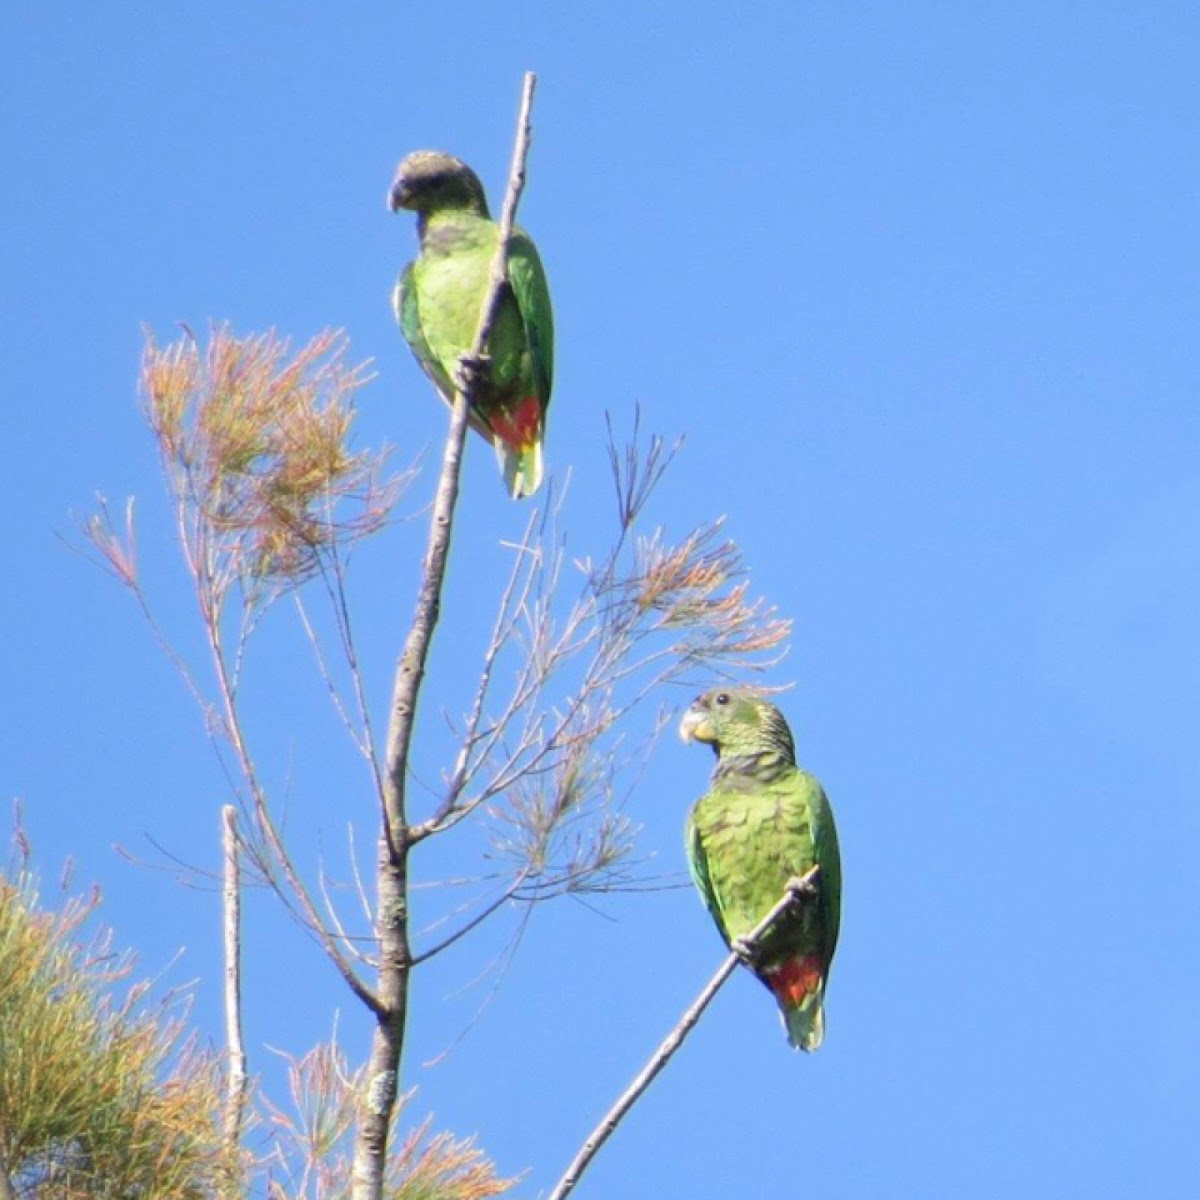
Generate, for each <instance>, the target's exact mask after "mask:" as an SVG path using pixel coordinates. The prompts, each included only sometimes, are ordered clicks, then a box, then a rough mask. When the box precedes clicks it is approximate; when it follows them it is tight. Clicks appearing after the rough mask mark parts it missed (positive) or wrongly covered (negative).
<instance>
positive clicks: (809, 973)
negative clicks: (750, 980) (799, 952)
mask: <svg viewBox="0 0 1200 1200" xmlns="http://www.w3.org/2000/svg"><path fill="white" fill-rule="evenodd" d="M763 975H764V976H765V977H766V981H767V985H768V986H769V987H770V989H771V991H772V992H773V993H774V994H775V999H776V1000H778V1001H779V1003H780V1004H783V1005H786V1006H787V1007H789V1008H796V1007H798V1006H799V1005H800V1004H801V1003H802V1002H803V1000H804V998H805V996H811V995H812V994H813V993H814V992H815V991H816V990H817V989H818V988H819V987H820V986H821V980H822V977H823V976H824V972H823V971H822V970H821V960H820V959H819V958H818V957H817V956H816V955H815V954H808V955H804V956H797V957H796V958H789V959H786V960H785V961H783V962H781V963H776V964H775V965H774V966H770V967H767V968H766V969H765V970H764V971H763Z"/></svg>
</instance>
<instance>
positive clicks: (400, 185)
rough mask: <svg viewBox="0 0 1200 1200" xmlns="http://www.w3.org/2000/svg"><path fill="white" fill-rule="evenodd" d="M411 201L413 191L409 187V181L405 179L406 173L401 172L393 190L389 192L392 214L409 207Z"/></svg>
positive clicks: (393, 183) (395, 180) (389, 204)
mask: <svg viewBox="0 0 1200 1200" xmlns="http://www.w3.org/2000/svg"><path fill="white" fill-rule="evenodd" d="M411 199H412V190H411V189H410V188H409V186H408V180H407V179H405V177H404V173H403V172H401V173H400V174H399V175H397V176H396V178H395V179H394V180H393V181H392V189H391V191H390V192H388V208H390V209H391V210H392V212H399V211H400V210H401V209H402V208H407V207H408V202H409V200H411Z"/></svg>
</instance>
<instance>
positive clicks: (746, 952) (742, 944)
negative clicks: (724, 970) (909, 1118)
mask: <svg viewBox="0 0 1200 1200" xmlns="http://www.w3.org/2000/svg"><path fill="white" fill-rule="evenodd" d="M729 948H730V950H732V951H733V952H734V954H736V955H737V956H738V958H740V959H741V960H742V962H744V963H745V964H746V966H748V967H753V966H754V964H755V962H757V961H758V951H757V949H756V948H755V947H754V946H752V945H751V944H750V941H749V939H747V938H740V937H739V938H734V939H733V941H732V942H730V943H729Z"/></svg>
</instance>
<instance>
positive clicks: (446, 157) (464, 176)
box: [388, 150, 488, 217]
mask: <svg viewBox="0 0 1200 1200" xmlns="http://www.w3.org/2000/svg"><path fill="white" fill-rule="evenodd" d="M388 207H389V208H390V209H391V210H392V212H399V211H400V209H402V208H407V209H411V210H412V211H413V212H419V213H428V212H434V211H436V210H438V209H442V208H458V209H465V210H466V211H468V212H471V213H474V214H476V215H477V216H481V217H486V216H487V215H488V206H487V198H486V196H485V195H484V192H483V184H482V183H480V182H479V176H478V175H476V174H475V172H474V171H472V170H471V168H470V167H468V166H467V164H466V163H465V162H463V161H462V159H460V158H455V157H454V156H453V155H452V154H443V153H442V152H441V151H440V150H417V151H415V152H414V153H413V154H410V155H409V156H408V157H407V158H406V159H404V161H403V162H401V164H400V165H399V166H398V167H397V168H396V178H395V179H394V180H392V189H391V191H390V192H388Z"/></svg>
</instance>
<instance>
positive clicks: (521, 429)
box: [488, 396, 542, 449]
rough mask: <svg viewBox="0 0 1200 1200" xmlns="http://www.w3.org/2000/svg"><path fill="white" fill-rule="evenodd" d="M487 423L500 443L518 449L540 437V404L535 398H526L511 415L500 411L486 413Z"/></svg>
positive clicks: (518, 403)
mask: <svg viewBox="0 0 1200 1200" xmlns="http://www.w3.org/2000/svg"><path fill="white" fill-rule="evenodd" d="M488 422H489V424H490V425H491V427H492V431H493V432H494V433H495V435H496V436H497V437H498V438H499V439H500V440H501V441H502V442H504V443H505V444H506V445H509V446H513V447H515V448H517V449H520V448H521V447H522V446H528V445H530V444H532V443H533V442H536V441H537V440H538V438H539V437H541V435H542V402H541V401H540V400H539V399H538V398H537V396H526V397H525V398H524V399H523V400H520V401H518V402H517V405H516V407H515V408H514V409H513V410H512V412H511V414H510V413H506V412H504V411H503V410H502V409H497V410H496V411H495V412H490V413H488Z"/></svg>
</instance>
